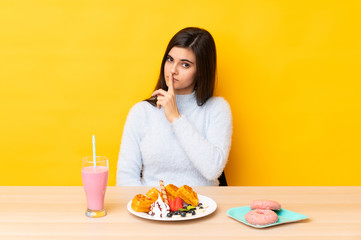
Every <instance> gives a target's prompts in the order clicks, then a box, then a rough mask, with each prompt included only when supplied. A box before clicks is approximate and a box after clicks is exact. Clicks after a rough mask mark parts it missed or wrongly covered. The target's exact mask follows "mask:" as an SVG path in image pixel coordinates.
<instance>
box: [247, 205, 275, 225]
mask: <svg viewBox="0 0 361 240" xmlns="http://www.w3.org/2000/svg"><path fill="white" fill-rule="evenodd" d="M244 217H245V218H246V221H247V222H248V223H250V224H253V225H259V226H262V225H268V224H271V223H275V222H277V221H278V216H277V214H276V213H275V212H274V211H272V210H264V209H255V210H251V211H249V212H248V213H246V215H245V216H244Z"/></svg>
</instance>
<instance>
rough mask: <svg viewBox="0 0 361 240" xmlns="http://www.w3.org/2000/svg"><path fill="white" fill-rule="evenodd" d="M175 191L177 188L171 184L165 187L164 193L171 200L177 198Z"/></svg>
mask: <svg viewBox="0 0 361 240" xmlns="http://www.w3.org/2000/svg"><path fill="white" fill-rule="evenodd" d="M177 190H178V187H177V186H175V185H173V184H168V185H167V186H166V187H165V191H166V192H167V196H168V198H171V199H173V200H174V199H176V198H177V197H178V196H179V195H178V193H177Z"/></svg>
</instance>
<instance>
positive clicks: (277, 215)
mask: <svg viewBox="0 0 361 240" xmlns="http://www.w3.org/2000/svg"><path fill="white" fill-rule="evenodd" d="M268 203H272V204H274V203H277V202H275V201H267V202H266V201H253V202H252V203H251V204H250V206H243V207H235V208H231V209H228V211H227V215H228V216H229V217H231V218H233V219H235V220H237V221H240V222H242V223H244V224H246V225H248V226H251V227H255V228H265V227H271V226H275V225H279V224H284V223H290V222H297V221H301V220H304V219H307V218H308V216H306V215H304V214H301V213H297V212H293V211H290V210H287V209H284V208H281V205H280V204H278V206H276V207H274V208H272V207H271V208H270V207H269V206H268V205H267V204H268Z"/></svg>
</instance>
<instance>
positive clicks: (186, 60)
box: [181, 59, 193, 64]
mask: <svg viewBox="0 0 361 240" xmlns="http://www.w3.org/2000/svg"><path fill="white" fill-rule="evenodd" d="M181 61H182V62H189V63H192V62H191V61H189V60H188V59H181ZM192 64H193V63H192Z"/></svg>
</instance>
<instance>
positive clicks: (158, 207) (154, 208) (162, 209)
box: [148, 194, 170, 217]
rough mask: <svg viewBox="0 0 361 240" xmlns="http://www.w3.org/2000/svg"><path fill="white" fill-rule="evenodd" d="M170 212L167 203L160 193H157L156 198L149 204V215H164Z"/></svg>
mask: <svg viewBox="0 0 361 240" xmlns="http://www.w3.org/2000/svg"><path fill="white" fill-rule="evenodd" d="M169 212H170V207H169V205H168V204H166V203H164V202H163V200H162V198H161V197H160V195H159V194H158V199H157V201H155V202H154V203H152V205H151V206H150V212H149V213H148V214H149V215H152V216H155V217H166V216H167V214H168V213H169Z"/></svg>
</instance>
